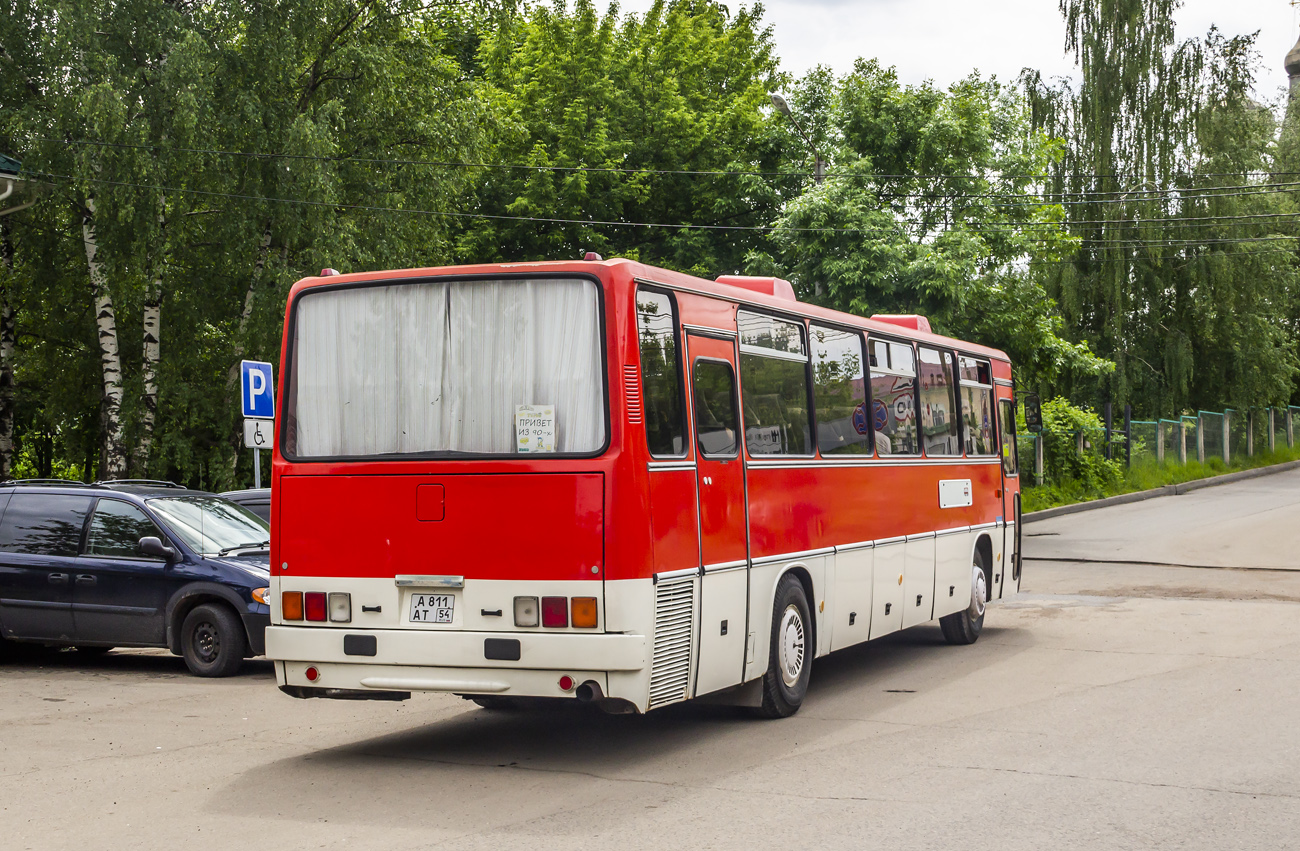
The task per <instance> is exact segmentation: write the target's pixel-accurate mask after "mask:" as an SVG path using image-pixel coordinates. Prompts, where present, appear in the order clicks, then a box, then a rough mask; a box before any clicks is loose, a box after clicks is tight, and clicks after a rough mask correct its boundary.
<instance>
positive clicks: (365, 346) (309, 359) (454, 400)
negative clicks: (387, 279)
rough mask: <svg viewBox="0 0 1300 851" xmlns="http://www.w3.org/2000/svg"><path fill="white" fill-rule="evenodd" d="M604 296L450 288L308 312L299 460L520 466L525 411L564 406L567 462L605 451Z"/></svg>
mask: <svg viewBox="0 0 1300 851" xmlns="http://www.w3.org/2000/svg"><path fill="white" fill-rule="evenodd" d="M598 304H599V301H598V299H597V294H596V287H595V285H594V284H593V283H592V282H590V281H586V280H576V279H542V280H499V281H450V282H447V281H441V282H429V283H419V284H399V285H387V286H371V287H357V288H352V289H342V290H327V291H324V292H319V293H309V294H307V295H305V296H303V297H302V298H301V299H300V300H299V302H298V308H297V322H296V336H295V349H294V359H293V368H294V372H295V375H294V389H295V396H296V399H295V405H294V409H293V410H292V411H290V412H289V416H290V418H291V420H290V423H291V424H290V432H291V435H292V440H293V443H294V445H293V446H292V447H290V448H289V451H290V452H291V453H292V454H293V455H295V456H296V457H300V458H311V457H330V456H368V455H401V454H414V453H431V452H433V453H436V452H466V453H475V454H478V453H503V454H512V453H514V452H515V435H514V415H515V410H516V408H517V406H519V405H553V406H554V407H555V416H556V438H555V448H556V451H557V452H592V451H595V450H597V449H599V448H600V447H601V446H602V445H603V444H604V442H605V420H604V414H603V402H604V397H603V390H604V379H603V377H602V374H601V357H600V330H599V329H600V321H599V315H598Z"/></svg>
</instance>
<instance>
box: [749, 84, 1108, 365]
mask: <svg viewBox="0 0 1300 851" xmlns="http://www.w3.org/2000/svg"><path fill="white" fill-rule="evenodd" d="M791 101H793V102H794V104H796V109H797V110H799V111H800V113H801V114H799V115H797V116H796V120H798V121H799V122H800V123H801V124H803V125H804V126H806V127H811V128H813V129H812V131H811V132H812V134H813V136H814V142H815V143H817V144H819V145H820V146H822V147H823V148H824V149H825V150H826V151H827V152H829V159H830V161H831V164H832V165H831V170H830V173H829V174H828V176H827V178H826V180H825V182H824V183H823V184H822V185H821V186H817V187H813V188H811V189H810V190H809V191H806V192H805V193H804V194H803V195H801V196H799V197H798V198H796V199H795V200H793V201H792V202H791V203H790V204H789V205H788V207H787V208H786V210H785V212H784V214H783V215H782V216H781V218H780V219H779V220H778V223H777V228H776V230H775V232H774V233H773V234H772V238H771V243H770V251H766V252H762V251H756V252H754V253H752V254H751V256H750V258H749V261H750V268H751V269H752V270H753V271H755V272H759V273H768V274H780V273H781V272H783V271H784V272H787V273H788V274H789V276H790V277H791V278H792V279H793V282H794V283H795V285H796V287H797V288H798V290H799V291H800V292H801V295H802V297H804V298H809V299H813V300H818V301H822V302H824V303H826V304H827V305H829V306H832V307H835V308H837V309H840V310H847V311H850V312H853V313H859V314H864V315H870V314H875V313H922V314H925V315H926V316H928V317H929V319H930V321H931V324H932V325H933V326H934V327H935V329H936V330H937V331H940V332H945V333H950V334H952V335H954V336H958V337H962V338H966V339H973V340H977V341H980V342H984V343H988V344H990V345H994V346H998V347H1000V348H1003V349H1005V350H1006V351H1007V352H1008V353H1009V354H1010V355H1011V356H1012V358H1013V360H1014V361H1015V362H1016V364H1017V367H1018V369H1019V370H1020V373H1021V376H1022V378H1023V379H1025V380H1028V381H1031V382H1040V381H1051V380H1054V379H1056V378H1057V377H1058V376H1061V375H1063V374H1067V373H1082V374H1095V373H1098V372H1102V371H1104V370H1105V369H1107V368H1108V366H1109V365H1108V364H1107V363H1106V362H1105V361H1104V360H1101V359H1099V358H1097V357H1095V356H1093V355H1092V353H1091V352H1090V350H1089V349H1088V347H1087V346H1086V345H1079V344H1073V343H1070V342H1067V341H1066V340H1065V339H1064V332H1065V329H1064V327H1063V324H1062V321H1061V317H1060V315H1059V313H1058V312H1057V310H1056V306H1055V304H1054V303H1053V301H1052V299H1051V298H1049V297H1048V295H1047V293H1046V291H1045V290H1044V289H1043V284H1042V280H1043V276H1044V272H1043V269H1044V268H1048V267H1050V266H1051V264H1054V263H1056V262H1058V261H1059V260H1060V259H1061V258H1063V257H1065V256H1068V253H1069V252H1070V250H1071V247H1072V240H1071V238H1070V237H1069V236H1068V234H1066V233H1065V232H1064V230H1063V228H1062V227H1061V221H1062V219H1063V216H1064V213H1063V210H1062V208H1061V207H1060V206H1059V205H1056V204H1052V203H1043V202H1042V201H1040V200H1039V199H1038V198H1037V196H1036V195H1035V194H1034V191H1033V190H1034V185H1035V183H1036V182H1037V181H1038V180H1040V179H1041V175H1043V174H1045V173H1046V170H1047V169H1048V168H1049V167H1050V166H1051V164H1052V163H1053V162H1054V161H1055V160H1056V159H1057V158H1058V157H1059V156H1060V150H1059V145H1058V144H1057V143H1055V142H1053V141H1052V140H1050V139H1048V138H1047V137H1045V136H1043V135H1041V134H1038V133H1034V132H1031V131H1030V130H1029V127H1028V122H1027V115H1026V112H1025V104H1024V101H1023V99H1021V98H1019V97H1017V96H1016V94H1015V93H1014V92H1013V91H1010V90H1008V89H1006V88H1004V87H1003V86H1001V85H1000V84H999V83H997V82H996V81H994V80H984V79H981V78H979V77H975V76H972V77H970V78H968V79H966V80H963V81H961V82H959V83H957V84H955V85H954V86H952V87H951V89H949V90H948V91H947V92H944V91H941V90H939V89H937V88H935V87H934V86H933V85H931V84H929V83H926V84H924V85H920V86H904V85H902V84H900V83H899V81H898V78H897V76H896V74H895V73H894V71H893V70H892V69H886V68H882V67H881V66H880V65H879V64H878V63H876V62H875V61H865V60H859V62H858V63H857V65H856V66H855V68H854V70H853V72H852V73H850V74H848V75H846V76H845V77H843V78H841V79H834V78H833V77H832V76H831V75H830V74H828V73H827V72H826V71H824V70H817V71H814V72H812V73H811V74H809V75H808V76H806V77H805V78H804V79H803V80H801V81H800V82H799V85H798V86H797V87H796V89H795V95H794V96H793V97H792V98H791ZM819 289H820V294H819Z"/></svg>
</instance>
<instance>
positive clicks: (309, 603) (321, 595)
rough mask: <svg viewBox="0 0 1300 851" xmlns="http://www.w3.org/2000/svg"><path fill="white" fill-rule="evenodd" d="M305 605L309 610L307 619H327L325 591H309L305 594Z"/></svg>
mask: <svg viewBox="0 0 1300 851" xmlns="http://www.w3.org/2000/svg"><path fill="white" fill-rule="evenodd" d="M303 603H304V607H305V608H306V610H307V620H309V621H323V620H325V592H324V591H308V592H307V593H306V594H304V595H303Z"/></svg>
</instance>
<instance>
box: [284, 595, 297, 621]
mask: <svg viewBox="0 0 1300 851" xmlns="http://www.w3.org/2000/svg"><path fill="white" fill-rule="evenodd" d="M280 617H281V618H283V619H284V620H287V621H300V620H302V592H301V591H285V592H284V593H283V594H281V595H280Z"/></svg>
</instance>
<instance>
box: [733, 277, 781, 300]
mask: <svg viewBox="0 0 1300 851" xmlns="http://www.w3.org/2000/svg"><path fill="white" fill-rule="evenodd" d="M717 282H718V283H719V284H727V285H728V286H732V287H740V288H741V289H742V290H749V291H750V292H752V293H762V294H763V295H770V296H772V297H773V298H782V299H785V300H786V301H798V300H799V299H798V298H797V297H795V294H794V287H792V286H790V282H789V281H786V280H783V279H782V278H760V277H756V276H754V275H719V276H718V277H717Z"/></svg>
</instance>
